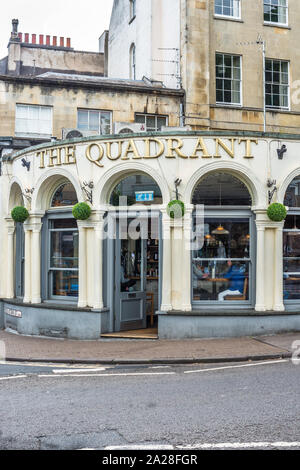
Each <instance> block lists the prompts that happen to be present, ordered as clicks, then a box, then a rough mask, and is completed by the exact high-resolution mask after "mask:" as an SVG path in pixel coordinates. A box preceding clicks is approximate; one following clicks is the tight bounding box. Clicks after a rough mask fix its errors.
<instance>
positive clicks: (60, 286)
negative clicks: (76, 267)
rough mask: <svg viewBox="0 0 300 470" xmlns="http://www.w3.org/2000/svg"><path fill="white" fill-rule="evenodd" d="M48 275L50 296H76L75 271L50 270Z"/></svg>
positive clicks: (76, 279)
mask: <svg viewBox="0 0 300 470" xmlns="http://www.w3.org/2000/svg"><path fill="white" fill-rule="evenodd" d="M50 276H51V284H52V291H51V296H53V295H55V296H61V297H66V296H67V297H78V272H77V271H52V272H51V273H50Z"/></svg>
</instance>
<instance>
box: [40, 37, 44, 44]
mask: <svg viewBox="0 0 300 470" xmlns="http://www.w3.org/2000/svg"><path fill="white" fill-rule="evenodd" d="M43 44H44V35H43V34H40V45H41V46H42V45H43Z"/></svg>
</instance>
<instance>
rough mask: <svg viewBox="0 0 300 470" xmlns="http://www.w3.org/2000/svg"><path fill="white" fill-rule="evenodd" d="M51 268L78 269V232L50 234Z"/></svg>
mask: <svg viewBox="0 0 300 470" xmlns="http://www.w3.org/2000/svg"><path fill="white" fill-rule="evenodd" d="M50 267H51V268H78V232H66V231H64V232H52V233H51V257H50Z"/></svg>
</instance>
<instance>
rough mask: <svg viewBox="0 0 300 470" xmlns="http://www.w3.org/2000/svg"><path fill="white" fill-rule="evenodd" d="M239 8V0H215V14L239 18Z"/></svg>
mask: <svg viewBox="0 0 300 470" xmlns="http://www.w3.org/2000/svg"><path fill="white" fill-rule="evenodd" d="M240 9H241V1H240V0H215V15H219V16H229V17H231V18H240V17H241V11H240Z"/></svg>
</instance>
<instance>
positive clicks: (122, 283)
mask: <svg viewBox="0 0 300 470" xmlns="http://www.w3.org/2000/svg"><path fill="white" fill-rule="evenodd" d="M131 222H132V220H130V219H128V220H119V221H118V223H117V240H116V256H115V331H126V330H137V329H142V328H146V268H147V239H146V237H145V236H144V237H143V230H141V229H139V227H137V229H136V232H135V233H134V234H133V235H134V238H131V237H130V235H131V234H130V233H128V227H129V225H130V224H131Z"/></svg>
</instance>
